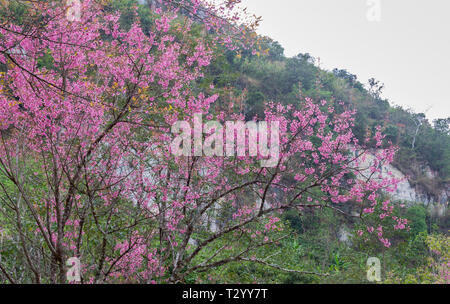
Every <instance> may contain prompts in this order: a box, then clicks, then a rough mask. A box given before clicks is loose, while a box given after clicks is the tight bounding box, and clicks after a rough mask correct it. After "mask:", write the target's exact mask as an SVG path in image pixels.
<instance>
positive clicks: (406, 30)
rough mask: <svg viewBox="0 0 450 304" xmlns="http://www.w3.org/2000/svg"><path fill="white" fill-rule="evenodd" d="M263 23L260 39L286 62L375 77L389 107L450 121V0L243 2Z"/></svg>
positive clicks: (365, 81)
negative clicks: (306, 60)
mask: <svg viewBox="0 0 450 304" xmlns="http://www.w3.org/2000/svg"><path fill="white" fill-rule="evenodd" d="M242 2H243V5H244V6H247V7H248V10H249V11H250V12H252V13H255V14H256V15H258V16H262V17H263V22H262V24H261V26H260V28H259V31H258V32H259V33H260V34H263V35H266V36H270V37H271V38H273V39H274V40H276V41H278V42H280V44H281V45H282V46H283V47H284V48H285V54H286V55H287V56H294V55H296V54H298V53H310V54H311V55H313V56H314V57H316V58H317V57H319V58H320V61H321V67H323V68H325V69H328V70H332V69H333V68H340V69H346V70H347V71H349V72H350V73H352V74H355V75H357V76H358V79H359V81H361V82H362V83H363V84H366V83H367V80H368V79H369V78H371V77H374V78H375V79H377V80H380V81H381V82H383V83H384V84H385V86H386V88H385V90H384V94H383V96H384V97H385V98H388V99H389V101H390V102H391V104H393V105H395V104H398V105H401V106H403V107H405V108H408V107H410V108H412V109H413V110H414V111H416V112H425V111H426V110H427V109H428V108H429V107H432V108H431V109H430V110H429V111H428V112H427V117H428V118H430V119H435V118H446V117H450V97H449V93H450V92H449V89H450V57H449V56H450V0H428V1H426V0H379V3H380V5H381V6H380V7H381V15H380V16H381V20H380V21H379V22H373V21H372V22H370V21H369V19H368V18H367V13H368V11H369V9H370V8H371V7H373V5H372V6H370V5H369V4H368V2H377V0H368V1H367V0H242Z"/></svg>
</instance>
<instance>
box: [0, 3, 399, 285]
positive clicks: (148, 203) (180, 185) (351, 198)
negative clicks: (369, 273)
mask: <svg viewBox="0 0 450 304" xmlns="http://www.w3.org/2000/svg"><path fill="white" fill-rule="evenodd" d="M158 3H159V5H151V6H150V7H151V8H152V11H151V13H150V20H151V21H152V23H151V26H150V28H146V27H145V26H144V25H143V24H142V23H141V21H140V18H139V16H138V12H137V8H136V9H135V10H134V13H135V18H134V21H133V23H132V24H131V26H121V25H120V18H121V16H120V14H119V13H118V12H115V11H110V10H108V9H107V8H106V6H105V5H103V4H102V3H97V2H96V1H92V0H85V1H82V2H81V14H80V15H79V16H80V19H79V20H73V19H72V18H67V16H66V10H67V7H66V6H65V5H64V4H61V3H56V2H51V1H39V2H31V4H30V7H29V8H28V10H27V14H28V15H27V16H29V20H27V19H26V18H25V19H24V21H23V22H13V21H7V20H6V19H5V22H3V21H4V20H2V22H1V23H0V41H1V43H0V63H1V64H2V65H3V66H5V67H6V69H5V71H4V73H2V75H1V82H0V131H1V133H0V135H1V141H0V175H1V179H0V193H1V195H0V222H1V227H2V229H3V230H4V231H3V233H4V234H5V235H6V238H7V239H8V240H9V242H10V244H11V246H14V254H11V255H10V257H9V258H10V259H12V260H13V261H12V262H10V263H7V262H8V261H7V260H5V259H7V258H8V257H4V258H3V259H2V260H0V266H1V267H0V271H1V274H2V276H3V277H4V278H6V279H7V280H8V281H10V282H12V283H15V282H22V281H31V282H34V283H48V282H52V283H65V282H66V272H67V265H66V261H67V260H68V259H69V258H71V257H77V258H79V259H80V261H81V263H82V265H81V266H82V274H81V280H82V283H101V282H113V283H114V282H123V281H126V282H139V283H155V282H171V283H175V282H184V281H185V279H186V276H188V275H191V274H193V273H198V272H202V271H208V270H210V269H213V268H216V267H220V266H222V265H225V264H227V263H230V262H238V261H239V262H243V263H260V264H264V265H266V266H268V267H275V268H278V269H282V270H286V271H293V272H299V273H310V272H308V271H307V270H303V269H284V268H283V266H282V265H272V264H270V263H269V262H267V260H265V259H264V257H257V256H254V251H255V250H256V249H258V248H260V247H262V246H270V245H274V244H277V243H278V242H279V241H280V240H281V239H282V238H284V237H285V235H284V234H283V233H282V231H281V225H280V215H281V214H282V212H284V211H285V210H288V209H296V210H298V211H299V212H302V211H303V210H305V209H306V208H331V209H333V210H335V211H336V212H339V213H345V212H344V211H343V210H342V208H341V207H340V206H341V205H343V204H346V203H353V204H357V205H358V206H361V212H360V215H362V214H364V213H370V212H373V207H374V206H375V205H376V204H377V199H378V198H379V195H380V191H386V190H387V191H393V190H394V189H395V185H396V183H397V182H398V181H397V180H396V179H395V178H393V177H392V178H391V177H390V176H386V175H382V174H381V168H382V166H383V165H384V164H387V163H390V162H391V161H392V159H393V156H394V153H395V149H394V148H392V147H391V148H388V149H381V147H382V141H383V136H382V134H381V130H378V132H377V133H376V134H373V136H369V137H368V141H369V140H373V141H375V142H376V145H377V147H378V148H379V149H378V150H377V151H375V152H374V151H372V153H375V155H376V156H375V158H374V159H372V160H370V161H367V160H365V157H366V155H367V154H368V152H369V149H368V148H367V147H366V144H367V143H358V141H357V140H356V139H355V137H354V136H353V133H352V131H351V129H352V126H353V115H354V114H355V113H354V112H353V111H351V110H348V111H343V112H338V111H336V110H335V109H334V108H333V106H332V105H331V104H329V103H327V102H326V101H321V102H320V103H317V102H314V101H313V100H310V99H306V100H299V102H298V105H297V106H283V105H280V104H277V103H269V104H267V105H266V111H265V117H264V119H265V120H266V121H268V122H271V121H276V122H278V123H279V126H280V130H279V131H280V134H279V137H280V147H279V150H280V157H279V160H278V162H277V163H276V165H275V166H274V167H273V168H262V167H261V166H260V160H261V159H263V158H264V157H263V156H262V155H261V154H259V155H258V156H257V157H250V156H239V157H229V156H227V157H222V156H210V157H204V156H175V155H174V154H173V153H172V151H171V149H170V143H171V142H172V140H173V138H174V136H175V135H174V134H172V133H171V132H170V129H171V126H172V125H173V124H174V123H175V122H177V121H187V122H190V123H193V121H194V117H195V115H196V114H203V115H204V116H205V117H206V118H207V119H208V120H216V121H219V122H222V123H225V122H226V121H230V120H231V121H236V120H244V119H245V116H244V115H243V114H242V113H239V111H233V108H234V107H233V105H231V106H230V109H231V110H229V111H213V107H211V105H213V104H214V103H215V102H216V100H217V98H218V96H217V95H215V94H213V93H211V92H213V86H211V91H205V92H201V91H200V90H199V89H198V87H197V86H196V82H197V81H198V80H199V79H200V78H202V76H203V72H204V69H205V67H207V66H208V65H209V64H210V62H211V61H212V60H213V59H214V53H215V51H217V50H218V49H219V48H227V49H230V50H236V49H238V48H241V47H249V45H250V47H251V42H250V41H249V40H247V37H248V35H249V34H248V33H249V31H251V30H252V29H253V26H254V24H255V21H254V20H253V21H249V20H247V19H245V18H243V17H242V15H241V14H240V13H239V12H238V13H236V9H235V6H236V5H237V4H238V1H232V0H228V1H225V2H224V3H222V4H207V3H205V2H203V1H199V0H192V1H162V2H161V1H160V2H158ZM11 20H12V19H11ZM30 20H32V21H33V22H30ZM198 28H201V29H202V31H201V34H200V35H198V34H196V30H197V29H198ZM255 119H258V118H255ZM206 135H207V134H205V136H206ZM247 144H248V142H247ZM360 215H358V216H360ZM390 215H391V212H386V217H389V216H390ZM349 216H356V215H349ZM402 223H403V222H402ZM399 225H400V224H399ZM243 240H245V244H246V246H245V248H243V247H242V246H238V245H237V244H238V243H239V242H241V241H243ZM379 240H380V241H381V242H382V243H383V244H384V245H385V246H389V241H388V240H387V239H386V238H384V237H383V234H382V231H380V234H379ZM11 265H19V266H11Z"/></svg>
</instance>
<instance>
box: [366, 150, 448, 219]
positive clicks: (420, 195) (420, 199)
mask: <svg viewBox="0 0 450 304" xmlns="http://www.w3.org/2000/svg"><path fill="white" fill-rule="evenodd" d="M374 158H375V156H374V155H373V154H369V155H367V160H366V162H371V161H372V160H373V159H374ZM388 172H391V174H392V176H393V177H395V178H397V179H400V180H401V182H400V183H399V184H398V187H397V190H396V192H395V193H392V194H391V195H392V198H393V199H394V200H399V201H403V202H405V203H407V204H417V203H424V204H425V205H426V206H428V207H429V208H430V210H431V212H432V214H433V215H434V216H438V217H441V216H444V215H445V212H446V210H447V208H448V205H449V196H450V185H449V184H446V185H443V186H441V187H439V189H437V191H433V193H431V191H428V190H427V189H426V187H425V186H424V185H423V184H421V183H418V182H416V183H413V182H411V177H408V176H406V175H405V174H404V173H403V172H401V171H400V170H399V169H397V168H395V167H394V166H393V165H387V166H384V167H382V175H383V176H388V175H387V174H388ZM423 176H424V177H426V178H427V179H428V180H429V181H433V180H434V179H437V178H438V176H437V174H435V173H434V172H433V171H432V170H431V169H430V168H429V167H427V166H425V167H424V168H423Z"/></svg>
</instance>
